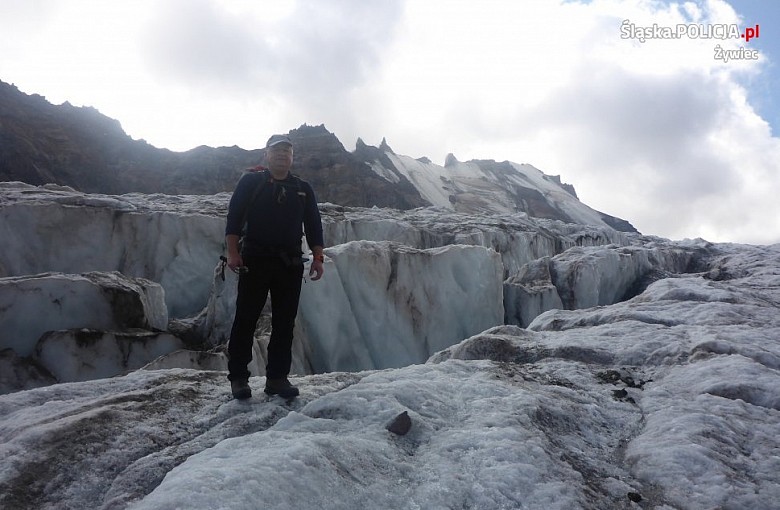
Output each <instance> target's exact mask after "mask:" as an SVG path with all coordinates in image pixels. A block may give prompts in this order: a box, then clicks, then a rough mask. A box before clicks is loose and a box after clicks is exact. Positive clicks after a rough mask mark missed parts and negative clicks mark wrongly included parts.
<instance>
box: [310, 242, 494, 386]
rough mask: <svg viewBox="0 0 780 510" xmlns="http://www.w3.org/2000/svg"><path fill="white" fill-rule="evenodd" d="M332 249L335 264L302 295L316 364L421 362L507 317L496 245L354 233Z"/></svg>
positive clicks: (324, 367) (321, 368)
mask: <svg viewBox="0 0 780 510" xmlns="http://www.w3.org/2000/svg"><path fill="white" fill-rule="evenodd" d="M326 254H327V256H328V257H329V258H330V259H332V260H333V269H334V271H332V272H331V273H329V278H328V279H327V280H326V281H325V282H324V284H322V285H321V284H319V282H318V283H317V284H312V285H306V286H305V288H304V292H303V294H302V298H301V313H300V315H301V323H302V324H301V326H302V327H301V329H302V330H303V331H304V332H305V336H306V338H307V343H308V345H309V348H310V349H311V350H312V353H311V361H312V365H313V367H314V369H315V370H316V371H317V372H325V371H336V370H365V369H370V368H388V367H400V366H404V365H409V364H412V363H421V362H423V361H425V360H426V359H427V358H428V357H429V356H430V355H431V354H433V353H434V352H436V351H438V350H441V349H443V348H445V347H447V346H449V345H452V344H454V343H457V342H458V341H460V339H462V338H465V337H467V336H470V335H471V334H473V332H476V331H482V330H484V329H485V328H487V327H490V326H493V325H496V324H501V322H502V320H503V306H502V290H501V289H502V287H501V285H502V280H503V277H502V272H503V269H502V267H501V259H500V257H499V255H498V254H497V253H496V252H495V251H493V250H488V249H486V248H483V247H477V246H460V245H456V246H446V247H441V248H431V249H427V250H418V249H415V248H410V247H408V246H404V245H401V244H397V243H391V242H387V241H384V242H369V241H353V242H349V243H346V244H343V245H339V246H336V247H334V248H329V249H327V250H326Z"/></svg>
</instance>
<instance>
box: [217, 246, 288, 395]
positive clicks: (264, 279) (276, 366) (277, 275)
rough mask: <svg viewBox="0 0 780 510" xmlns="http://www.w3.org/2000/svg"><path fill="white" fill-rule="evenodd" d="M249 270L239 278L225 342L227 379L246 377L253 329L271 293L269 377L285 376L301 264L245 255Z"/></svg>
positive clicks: (276, 258)
mask: <svg viewBox="0 0 780 510" xmlns="http://www.w3.org/2000/svg"><path fill="white" fill-rule="evenodd" d="M244 264H245V265H246V266H247V267H248V268H249V272H247V273H241V274H240V276H239V278H238V297H237V298H236V316H235V319H234V320H233V329H232V330H231V331H230V342H229V343H228V356H229V361H228V370H229V371H230V373H229V374H228V379H230V380H231V381H234V380H237V379H247V378H249V370H247V364H249V362H250V361H252V344H253V340H254V333H255V328H256V327H257V321H258V319H259V318H260V313H261V312H262V311H263V307H264V306H265V302H266V299H267V298H268V292H269V291H270V292H271V340H270V342H269V344H268V365H266V368H265V371H266V376H267V377H268V378H269V379H278V378H282V377H287V374H289V373H290V364H291V363H292V340H293V327H294V326H295V317H296V315H298V301H299V299H300V297H301V282H302V279H303V278H302V277H303V264H293V265H288V264H286V263H285V262H284V261H282V259H281V258H279V257H252V258H244Z"/></svg>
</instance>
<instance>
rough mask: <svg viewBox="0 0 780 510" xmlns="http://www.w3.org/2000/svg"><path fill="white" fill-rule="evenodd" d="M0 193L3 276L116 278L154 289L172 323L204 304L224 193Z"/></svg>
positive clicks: (21, 188)
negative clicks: (99, 274) (110, 274)
mask: <svg viewBox="0 0 780 510" xmlns="http://www.w3.org/2000/svg"><path fill="white" fill-rule="evenodd" d="M0 192H1V193H2V201H0V235H1V236H2V239H3V245H4V249H3V250H2V251H1V252H0V277H2V276H21V275H29V274H37V273H43V272H49V271H52V272H60V273H73V274H77V273H85V272H90V271H104V272H105V271H119V272H121V273H122V274H125V275H128V276H133V277H141V278H147V279H149V280H152V281H155V282H157V283H159V284H160V285H161V286H162V287H163V289H164V290H165V296H166V306H167V308H168V312H169V313H170V314H171V316H172V317H186V316H190V315H193V314H195V313H197V312H199V311H200V310H201V309H202V308H203V307H204V306H205V304H206V302H207V301H208V295H209V290H210V284H211V279H210V275H211V273H212V271H213V267H214V261H215V260H217V257H218V256H219V255H220V254H221V253H222V250H223V248H222V246H223V242H224V226H225V222H224V213H225V211H226V208H227V201H228V199H229V195H228V194H226V193H225V194H221V195H215V196H184V195H181V196H167V195H140V194H128V195H121V196H110V195H96V194H86V193H81V192H77V191H74V190H72V189H69V188H64V187H61V186H41V187H36V186H30V185H28V184H23V183H13V182H11V183H8V182H6V183H0Z"/></svg>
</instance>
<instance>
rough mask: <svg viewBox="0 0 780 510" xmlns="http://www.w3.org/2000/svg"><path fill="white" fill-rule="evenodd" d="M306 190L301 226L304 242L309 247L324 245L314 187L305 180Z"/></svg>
mask: <svg viewBox="0 0 780 510" xmlns="http://www.w3.org/2000/svg"><path fill="white" fill-rule="evenodd" d="M304 186H305V189H304V191H305V192H306V209H305V210H304V211H303V226H304V230H305V232H306V242H307V243H308V244H309V248H311V247H313V246H322V247H324V246H325V241H324V239H323V235H322V218H321V217H320V210H319V208H318V207H317V197H316V196H315V195H314V189H312V187H311V185H310V184H309V183H308V182H307V183H305V184H304Z"/></svg>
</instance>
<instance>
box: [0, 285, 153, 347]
mask: <svg viewBox="0 0 780 510" xmlns="http://www.w3.org/2000/svg"><path fill="white" fill-rule="evenodd" d="M167 325H168V315H167V311H166V308H165V302H164V300H163V291H162V288H161V287H160V285H159V284H157V283H154V282H152V281H149V280H146V279H143V278H130V277H127V276H124V275H122V274H121V273H118V272H112V273H99V272H92V273H84V274H80V275H71V274H62V273H42V274H39V275H32V276H17V277H9V278H0V331H1V332H2V333H0V335H1V336H0V350H1V349H6V348H10V349H13V350H14V352H16V354H18V355H19V356H29V355H31V354H32V353H33V352H34V350H35V346H36V344H37V343H38V340H39V339H40V338H41V336H42V335H43V334H44V333H45V332H47V331H55V330H62V329H71V328H93V329H101V330H114V331H120V330H125V329H131V328H142V329H147V330H165V329H166V328H167Z"/></svg>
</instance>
